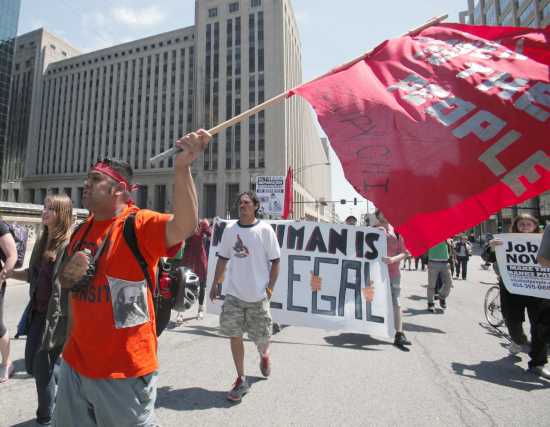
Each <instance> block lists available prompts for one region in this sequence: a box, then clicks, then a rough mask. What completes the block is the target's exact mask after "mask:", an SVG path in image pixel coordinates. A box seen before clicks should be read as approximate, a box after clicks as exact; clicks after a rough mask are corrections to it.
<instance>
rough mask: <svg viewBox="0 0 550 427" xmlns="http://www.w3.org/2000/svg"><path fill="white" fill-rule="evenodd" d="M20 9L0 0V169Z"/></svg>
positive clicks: (17, 0)
mask: <svg viewBox="0 0 550 427" xmlns="http://www.w3.org/2000/svg"><path fill="white" fill-rule="evenodd" d="M20 8H21V0H0V11H1V13H0V167H1V166H2V161H3V158H4V150H5V145H6V137H7V131H8V112H9V102H10V86H11V81H12V70H13V53H14V46H15V36H16V35H17V24H18V22H19V10H20ZM0 178H1V177H0ZM0 182H2V181H0Z"/></svg>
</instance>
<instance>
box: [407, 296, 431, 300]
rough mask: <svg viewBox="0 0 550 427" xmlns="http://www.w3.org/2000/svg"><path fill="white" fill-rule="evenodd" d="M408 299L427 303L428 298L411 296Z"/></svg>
mask: <svg viewBox="0 0 550 427" xmlns="http://www.w3.org/2000/svg"><path fill="white" fill-rule="evenodd" d="M407 299H410V300H412V301H426V300H427V299H428V297H426V296H420V295H410V296H408V297H407Z"/></svg>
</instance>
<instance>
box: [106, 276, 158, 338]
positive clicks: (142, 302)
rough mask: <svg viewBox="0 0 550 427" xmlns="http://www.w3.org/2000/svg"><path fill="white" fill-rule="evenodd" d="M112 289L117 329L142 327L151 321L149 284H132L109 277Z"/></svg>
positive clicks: (143, 282)
mask: <svg viewBox="0 0 550 427" xmlns="http://www.w3.org/2000/svg"><path fill="white" fill-rule="evenodd" d="M107 280H108V281H109V288H110V289H111V295H112V297H111V303H112V305H113V318H114V320H115V327H116V328H117V329H121V328H130V327H132V326H136V325H142V324H143V323H145V322H148V321H149V310H148V309H147V283H146V282H145V280H142V281H139V282H131V281H129V280H123V279H117V278H115V277H110V276H107Z"/></svg>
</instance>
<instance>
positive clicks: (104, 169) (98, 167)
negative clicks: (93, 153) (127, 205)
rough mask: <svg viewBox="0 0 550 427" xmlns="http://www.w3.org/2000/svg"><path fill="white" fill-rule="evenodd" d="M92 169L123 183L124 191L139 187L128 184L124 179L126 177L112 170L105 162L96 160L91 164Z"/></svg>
mask: <svg viewBox="0 0 550 427" xmlns="http://www.w3.org/2000/svg"><path fill="white" fill-rule="evenodd" d="M92 171H95V172H100V173H102V174H103V175H107V176H108V177H109V178H112V179H114V180H115V181H116V182H118V183H119V184H120V185H123V186H124V188H125V189H126V191H129V192H131V191H134V190H137V189H138V187H139V186H138V185H137V184H130V183H129V182H128V181H127V180H126V178H124V177H123V176H122V175H120V174H119V173H118V172H117V171H116V170H114V169H113V168H112V167H111V166H109V165H108V164H107V163H103V162H97V163H96V164H95V165H94V166H92Z"/></svg>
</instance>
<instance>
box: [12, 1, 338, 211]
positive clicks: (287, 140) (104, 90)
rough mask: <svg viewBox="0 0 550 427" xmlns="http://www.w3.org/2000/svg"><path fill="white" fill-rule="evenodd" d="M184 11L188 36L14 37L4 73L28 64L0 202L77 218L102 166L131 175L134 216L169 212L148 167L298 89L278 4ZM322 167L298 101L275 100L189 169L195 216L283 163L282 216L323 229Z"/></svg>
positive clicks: (319, 147) (229, 203)
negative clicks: (61, 207) (59, 197)
mask: <svg viewBox="0 0 550 427" xmlns="http://www.w3.org/2000/svg"><path fill="white" fill-rule="evenodd" d="M195 8H196V12H195V26H193V27H188V28H183V29H179V30H175V31H171V32H168V33H163V34H159V35H156V36H153V37H147V38H144V39H141V40H136V41H132V42H129V43H124V44H121V45H118V46H113V47H110V48H107V49H103V50H99V51H95V52H91V53H87V54H82V55H81V54H79V52H78V51H77V50H76V49H74V48H72V47H70V46H69V45H68V44H67V43H66V42H64V41H63V40H61V39H59V38H57V37H55V36H53V35H51V34H49V33H48V32H46V31H45V30H37V31H33V32H31V33H28V34H25V35H22V36H20V37H18V39H17V44H16V49H17V50H16V52H17V53H16V60H15V63H16V64H19V65H20V66H21V64H26V63H27V62H29V61H30V62H32V63H33V64H34V66H33V70H32V76H31V77H26V79H27V80H25V84H26V86H24V88H21V89H18V90H21V91H25V92H24V93H23V94H22V95H21V96H18V97H17V96H16V97H17V99H18V103H19V104H20V105H19V108H18V110H17V112H16V113H15V114H13V115H12V118H13V120H12V121H13V122H14V126H13V129H14V135H17V136H16V138H15V137H14V138H13V139H12V140H11V141H9V142H8V147H10V146H11V147H12V151H11V153H12V154H11V155H8V156H7V157H6V160H5V162H4V165H3V168H2V199H3V200H10V201H19V202H30V203H41V202H42V200H43V199H44V197H45V196H46V194H47V193H50V192H53V193H56V192H66V193H68V194H70V196H71V198H72V199H73V202H74V203H75V205H76V206H78V207H79V206H81V198H82V188H83V180H84V177H85V173H86V171H87V169H88V168H89V166H90V165H91V164H93V163H94V162H95V161H97V160H98V159H101V158H103V157H107V156H109V157H117V158H122V159H124V160H127V161H128V162H129V163H130V164H131V165H132V167H133V168H134V171H135V175H136V182H138V183H139V184H141V188H140V189H139V191H138V193H137V194H136V201H137V203H138V204H139V205H140V206H142V207H149V208H153V209H156V210H160V211H164V210H167V211H169V210H170V209H171V203H172V198H173V194H172V185H171V182H172V169H173V161H172V159H168V160H165V161H163V162H161V163H160V164H157V165H152V164H150V162H149V158H150V157H152V156H153V155H155V154H158V153H160V152H162V151H164V150H166V149H167V148H169V147H170V146H171V145H172V142H173V141H174V140H175V139H176V138H177V137H178V136H180V135H183V134H185V133H186V132H188V131H190V130H193V129H195V128H198V127H204V128H207V129H208V128H211V127H213V126H214V125H216V124H218V123H220V122H222V121H224V120H226V119H227V118H230V117H232V116H235V115H236V114H238V113H240V112H242V111H245V110H246V109H248V108H249V107H251V106H254V105H257V104H259V103H261V102H263V101H264V100H266V99H269V98H270V97H272V96H274V95H277V94H279V93H281V92H283V91H285V90H287V89H290V88H292V87H294V86H296V85H298V84H299V83H300V82H301V76H302V69H301V53H300V40H299V35H298V28H297V25H296V22H295V18H294V14H293V11H292V6H291V2H290V0H240V1H227V0H197V1H196V5H195ZM31 41H32V43H33V44H34V46H36V48H35V49H33V50H31V49H30V48H29V47H28V46H29V45H30V43H31ZM26 49H28V50H26ZM25 69H26V68H25ZM17 73H18V71H17V70H16V77H17ZM29 78H30V79H31V81H30V83H29V80H28V79H29ZM29 84H30V86H29ZM14 87H16V86H15V85H14ZM17 88H19V86H17ZM14 90H15V89H14ZM16 124H17V126H19V128H18V129H19V130H17V131H16V130H15V128H16ZM10 142H11V144H10ZM328 162H329V156H328V146H327V144H326V142H323V141H321V139H320V137H319V134H318V132H317V129H316V125H315V122H314V119H313V115H312V113H311V111H310V109H309V107H308V106H307V104H306V103H305V102H304V101H303V100H301V99H300V98H297V97H295V98H291V99H289V100H286V101H284V102H282V103H280V104H278V105H276V106H273V107H270V108H268V109H267V110H265V111H263V112H260V113H258V114H256V115H255V116H252V117H250V118H249V119H247V120H244V121H243V122H241V123H239V124H236V125H234V126H233V127H232V128H230V129H227V130H225V131H223V132H222V133H220V134H218V135H217V136H216V137H215V138H214V140H213V141H212V144H211V145H210V147H209V148H208V150H207V152H206V153H205V154H204V156H201V158H200V159H198V160H197V161H196V162H195V164H194V165H193V174H194V177H195V180H196V183H197V190H198V194H199V202H200V207H199V214H200V215H201V216H207V217H212V216H215V215H217V216H223V217H225V216H227V215H228V214H231V215H232V216H235V214H236V209H235V203H234V202H235V197H236V195H237V194H238V193H239V192H240V191H244V190H248V189H250V188H252V189H253V187H254V182H255V178H256V176H261V175H285V174H286V171H287V168H288V167H289V166H292V167H293V168H294V169H295V170H297V171H298V172H297V173H296V174H295V177H294V178H295V180H294V200H295V201H296V202H297V203H295V205H294V211H295V214H294V217H295V218H304V217H307V218H310V219H315V218H320V219H321V220H329V219H330V214H331V212H330V211H329V209H328V208H327V207H326V206H324V204H323V203H321V202H322V201H324V200H330V194H331V189H330V166H329V165H328Z"/></svg>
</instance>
